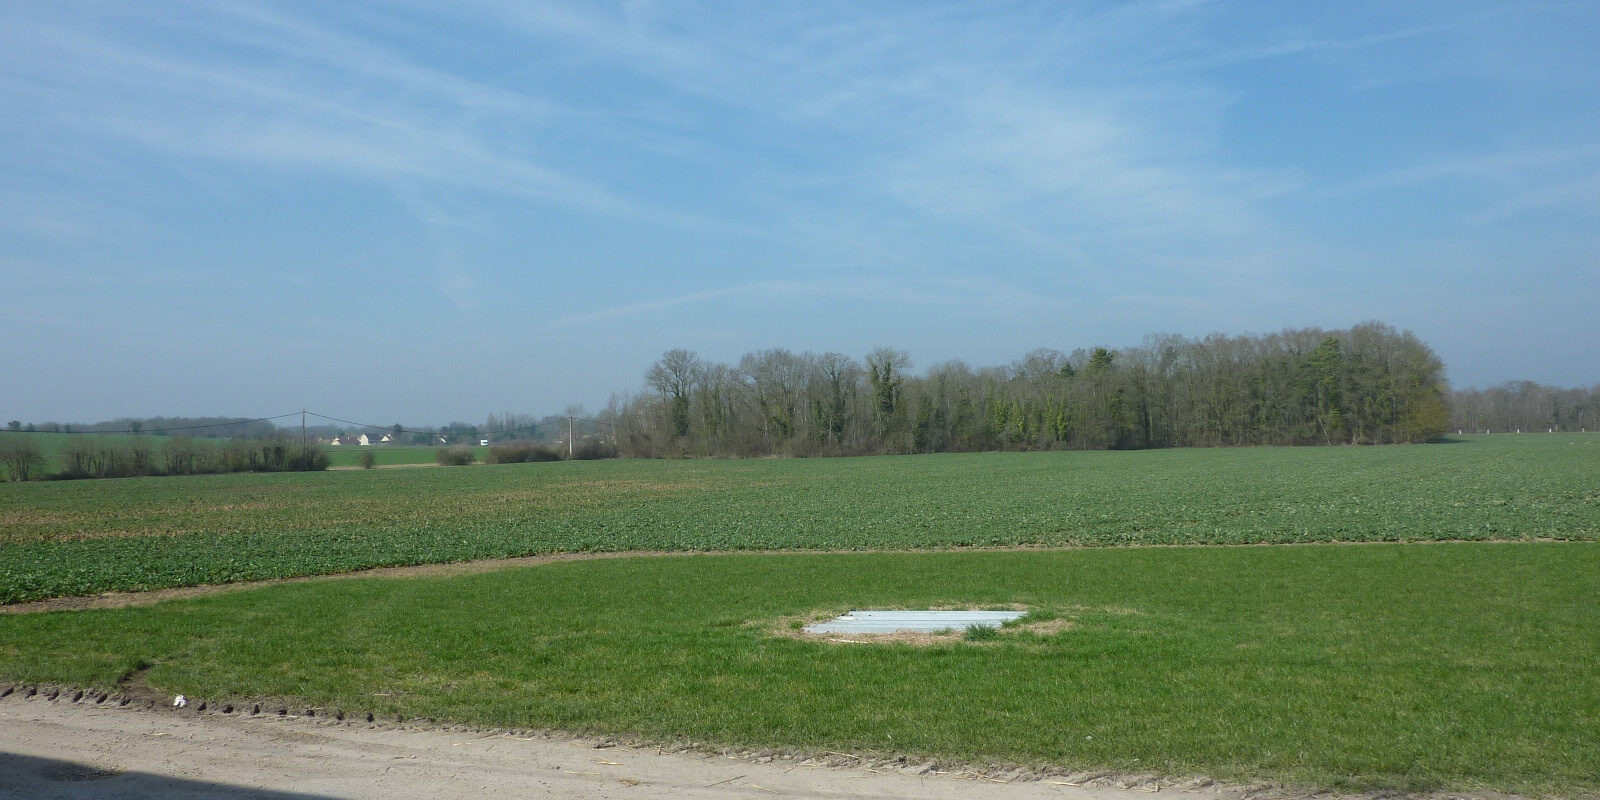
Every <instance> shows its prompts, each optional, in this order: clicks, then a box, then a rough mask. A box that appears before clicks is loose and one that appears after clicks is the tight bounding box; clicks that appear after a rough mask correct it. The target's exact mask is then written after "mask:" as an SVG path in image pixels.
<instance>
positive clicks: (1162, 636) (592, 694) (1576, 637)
mask: <svg viewBox="0 0 1600 800" xmlns="http://www.w3.org/2000/svg"><path fill="white" fill-rule="evenodd" d="M1596 597H1600V544H1594V543H1521V544H1486V543H1470V544H1469V543H1455V544H1414V545H1373V546H1352V545H1312V546H1304V547H1225V548H1216V547H1212V548H1100V549H1083V550H1071V551H1048V552H1041V551H1033V552H990V553H971V552H965V553H924V554H843V555H841V554H765V555H725V556H713V557H688V556H678V557H663V558H634V559H607V560H597V561H584V562H567V563H558V564H550V565H545V566H540V567H534V568H520V569H513V570H506V571H502V572H497V573H490V574H479V575H471V576H460V577H453V578H435V579H412V580H395V579H369V580H358V581H332V582H316V583H301V584H285V585H278V586H272V587H267V588H263V589H256V590H251V591H247V592H239V593H233V594H227V595H218V596H211V597H207V598H202V599H196V600H187V601H179V602H169V603H164V604H160V605H157V606H151V607H145V608H133V609H123V610H115V611H92V612H67V613H53V614H34V615H12V616H0V676H5V677H7V678H11V679H19V680H25V681H40V682H43V681H55V682H67V683H74V684H79V685H85V686H96V687H100V688H102V689H111V688H112V687H113V686H114V685H115V683H116V681H117V679H118V677H119V676H122V675H124V674H127V673H129V672H130V671H132V670H134V669H136V668H137V667H139V666H141V665H150V667H149V671H148V673H147V674H146V676H145V677H146V678H147V680H148V681H149V682H150V683H151V684H153V685H154V686H156V687H158V688H160V689H162V690H164V691H166V692H171V693H179V692H182V693H185V694H187V695H189V696H190V697H199V698H211V699H213V700H219V699H231V700H232V701H233V702H238V701H239V700H240V699H246V698H281V699H292V701H293V702H294V704H295V705H296V706H300V705H305V706H315V707H321V708H324V709H345V710H347V711H350V712H352V713H355V712H365V711H372V712H376V713H378V714H382V715H391V714H400V715H404V716H405V717H407V718H417V717H428V718H433V719H436V720H441V721H447V722H452V723H467V724H475V725H483V726H494V727H509V728H555V729H562V730H569V731H577V732H588V733H602V734H610V735H620V736H637V737H643V738H646V739H650V740H658V741H683V740H690V741H698V742H702V743H709V744H712V745H729V746H743V747H754V748H762V747H779V748H794V749H798V750H801V751H818V750H835V751H840V752H850V753H863V754H871V753H877V754H888V753H898V752H903V753H908V754H911V755H913V756H915V757H933V758H942V759H953V760H958V761H963V762H973V763H979V764H1022V765H1057V766H1063V767H1070V768H1076V769H1109V770H1116V771H1119V772H1139V773H1146V772H1153V773H1159V774H1164V775H1172V776H1187V775H1194V774H1207V775H1210V776H1212V777H1218V778H1225V779H1231V780H1259V779H1267V780H1275V781H1284V782H1289V783H1307V784H1314V785H1320V786H1327V787H1332V788H1336V789H1345V790H1374V789H1402V790H1411V791H1425V790H1432V789H1448V790H1463V789H1467V790H1470V789H1479V788H1488V789H1495V790H1501V791H1513V792H1521V793H1524V794H1530V795H1540V794H1546V793H1553V794H1557V795H1563V796H1569V797H1571V796H1589V795H1594V794H1595V792H1596V790H1597V789H1600V611H1597V608H1596V605H1595V602H1594V601H1595V598H1596ZM1013 602H1017V603H1025V604H1028V605H1030V606H1032V607H1034V608H1039V609H1043V610H1046V611H1051V612H1055V613H1057V614H1060V615H1061V616H1063V617H1065V618H1068V619H1070V620H1072V621H1073V623H1074V625H1073V627H1071V628H1070V629H1068V630H1066V631H1063V632H1060V633H1056V634H1051V635H1037V634H1027V633H1006V634H1003V635H1002V636H1001V637H1000V639H999V641H993V642H990V641H983V642H965V641H955V642H949V643H944V644H937V645H933V646H929V647H917V646H911V645H904V644H887V645H859V644H824V643H818V642H814V641H803V640H799V639H796V638H792V637H785V636H781V635H776V634H774V633H773V629H774V628H775V627H776V628H778V629H780V630H782V629H786V626H784V625H782V624H781V622H780V621H781V620H782V619H784V618H786V617H792V616H794V615H811V614H820V613H837V612H840V611H844V610H846V609H849V608H855V607H872V606H891V607H892V606H900V607H913V608H914V607H928V606H937V605H966V604H971V605H976V606H983V605H993V604H1004V603H1013Z"/></svg>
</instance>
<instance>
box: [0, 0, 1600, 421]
mask: <svg viewBox="0 0 1600 800" xmlns="http://www.w3.org/2000/svg"><path fill="white" fill-rule="evenodd" d="M1597 42H1600V5H1597V4H1594V3H1592V2H1555V3H1540V2H1507V3H1492V2H1485V3H1461V2H1437V3H1430V2H1415V3H1391V2H1374V3H1359V2H1357V3H1337V4H1334V3H1276V2H1260V3H1240V2H1226V1H1224V0H1219V1H1217V2H1204V1H1193V2H1190V1H1185V0H1171V1H1168V2H1133V3H1123V2H1114V3H1064V2H1043V3H1031V4H1010V3H998V2H975V3H921V2H917V3H904V4H899V3H858V2H851V3H837V4H835V3H828V2H807V3H727V4H696V3H650V2H635V3H622V4H617V3H598V2H597V3H589V2H584V3H573V4H570V5H569V4H561V3H527V2H520V1H518V0H466V1H465V2H456V3H449V4H440V3H433V2H421V1H420V0H418V1H417V2H395V3H388V4H381V5H366V4H356V5H351V4H334V3H324V2H308V3H280V2H262V3H215V2H209V0H208V1H206V2H193V3H188V2H110V3H108V2H70V1H66V2H49V3H38V2H24V1H21V0H0V317H3V319H4V320H5V326H4V336H3V338H0V342H3V343H0V376H3V377H0V386H3V389H0V417H3V418H5V419H11V418H19V419H24V420H44V419H55V420H63V421H91V420H98V419H105V418H111V417H117V416H123V415H134V416H143V415H154V414H166V415H179V414H183V415H189V414H241V415H254V414H262V415H267V414H278V413H283V412H285V411H290V410H296V409H299V408H302V407H309V408H312V409H314V410H321V411H323V412H325V413H331V414H335V415H338V416H348V417H349V418H355V419H361V420H370V421H376V422H380V423H387V422H393V421H397V420H398V421H404V422H406V423H408V424H433V423H440V422H444V421H448V420H450V419H455V418H461V419H468V420H479V419H481V418H482V417H483V415H485V414H487V413H489V412H500V411H507V410H510V411H517V412H527V413H546V412H553V411H559V410H560V409H562V408H564V407H565V406H567V405H568V404H574V403H581V404H584V405H586V406H587V407H588V408H590V409H594V408H597V407H599V406H602V405H603V404H604V403H605V402H606V400H607V398H608V397H609V396H610V395H611V394H612V393H614V392H626V391H635V390H638V389H639V388H640V386H641V384H642V376H643V373H644V371H645V369H646V368H647V367H648V366H649V364H650V363H652V362H653V361H654V360H655V359H656V358H658V357H659V356H660V354H661V352H662V351H664V350H666V349H668V348H673V347H684V348H688V349H691V350H695V351H698V352H699V353H700V354H701V355H702V356H704V357H707V358H710V359H715V360H726V361H734V360H736V359H737V358H738V357H739V356H740V355H741V354H743V353H745V352H749V351H752V350H757V349H764V348H768V347H786V348H789V349H792V350H796V351H799V350H812V351H816V352H824V351H838V352H842V353H845V354H848V355H852V356H856V357H860V356H861V355H863V354H864V353H866V352H867V351H868V350H870V349H871V348H872V347H874V346H877V345H890V346H894V347H899V348H902V349H905V350H907V351H909V352H910V353H911V355H912V358H913V361H914V363H915V365H916V367H917V368H919V369H920V368H922V367H926V366H928V365H931V364H933V363H936V362H940V361H944V360H948V359H963V360H966V361H968V362H970V363H972V364H974V365H977V366H989V365H1000V364H1005V363H1008V362H1010V361H1012V360H1014V359H1016V358H1018V357H1020V356H1022V355H1023V354H1024V353H1025V352H1027V351H1028V350H1030V349H1033V348H1035V347H1053V348H1057V349H1061V350H1068V351H1070V350H1072V349H1074V348H1076V347H1092V346H1095V345H1108V346H1112V347H1120V346H1129V345H1137V344H1138V343H1139V342H1140V341H1141V340H1142V339H1143V338H1144V337H1145V336H1146V335H1147V334H1152V333H1179V334H1184V335H1189V336H1200V335H1205V334H1207V333H1210V332H1213V331H1221V332H1226V333H1244V332H1268V331H1274V330H1279V329H1282V328H1286V327H1309V326H1320V327H1329V328H1333V327H1346V326H1349V325H1352V324H1355V323H1359V322H1362V321H1366V320H1374V319H1375V320H1380V321H1384V322H1387V323H1390V324H1392V325H1395V326H1396V327H1399V328H1403V329H1409V330H1412V331H1414V332H1415V333H1416V334H1417V335H1418V336H1420V337H1421V338H1422V339H1423V340H1424V341H1426V342H1428V343H1429V344H1431V345H1432V346H1433V347H1434V349H1435V350H1436V351H1438V353H1439V354H1440V356H1441V357H1442V358H1443V359H1444V361H1445V363H1446V365H1447V368H1448V372H1449V377H1450V379H1451V381H1452V382H1453V383H1454V384H1455V385H1457V386H1463V387H1466V386H1483V385H1487V384H1492V383H1498V382H1501V381H1505V380H1511V379H1531V380H1536V381H1540V382H1545V383H1554V384H1559V385H1566V386H1576V385H1591V384H1594V383H1595V382H1597V381H1600V354H1597V348H1596V343H1597V342H1600V313H1597V310H1600V224H1597V223H1600V202H1597V198H1600V47H1596V43H1597Z"/></svg>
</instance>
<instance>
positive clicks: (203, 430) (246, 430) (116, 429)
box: [6, 417, 278, 439]
mask: <svg viewBox="0 0 1600 800" xmlns="http://www.w3.org/2000/svg"><path fill="white" fill-rule="evenodd" d="M6 429H7V430H9V431H12V432H25V433H132V434H146V435H149V436H169V435H171V436H194V437H197V438H203V439H271V438H273V437H275V436H277V434H278V428H277V426H275V425H273V424H272V423H271V422H268V421H265V420H252V419H245V418H241V417H145V418H137V417H122V418H121V419H114V420H108V421H105V422H90V423H81V422H70V423H63V422H28V423H24V422H22V421H20V420H11V421H10V422H7V423H6Z"/></svg>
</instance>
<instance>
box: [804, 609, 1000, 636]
mask: <svg viewBox="0 0 1600 800" xmlns="http://www.w3.org/2000/svg"><path fill="white" fill-rule="evenodd" d="M1025 613H1027V612H1025V611H850V612H847V613H845V614H843V615H841V616H839V617H838V618H837V619H833V620H829V621H828V622H817V623H813V624H811V625H807V626H806V629H805V630H806V633H933V632H935V631H945V630H955V631H963V630H966V629H967V628H970V627H972V626H973V625H980V626H982V627H985V628H998V627H1000V624H1001V623H1003V622H1008V621H1010V620H1014V619H1016V618H1017V617H1020V616H1022V615H1023V614H1025Z"/></svg>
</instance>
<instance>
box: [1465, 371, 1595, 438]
mask: <svg viewBox="0 0 1600 800" xmlns="http://www.w3.org/2000/svg"><path fill="white" fill-rule="evenodd" d="M1450 429H1451V430H1460V431H1464V432H1466V433H1511V432H1513V431H1517V430H1522V431H1530V432H1532V431H1549V430H1558V431H1581V430H1590V431H1597V430H1600V386H1591V387H1589V388H1587V389H1558V388H1556V387H1554V386H1543V385H1540V384H1537V383H1533V382H1532V381H1512V382H1511V383H1506V384H1502V385H1500V386H1494V387H1490V388H1488V389H1464V390H1459V391H1456V392H1453V393H1452V394H1451V397H1450Z"/></svg>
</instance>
